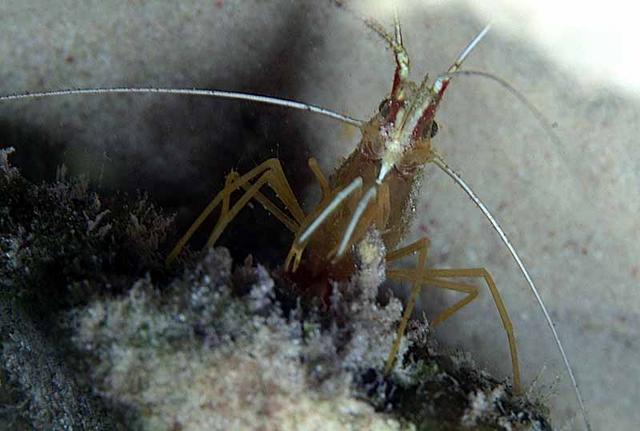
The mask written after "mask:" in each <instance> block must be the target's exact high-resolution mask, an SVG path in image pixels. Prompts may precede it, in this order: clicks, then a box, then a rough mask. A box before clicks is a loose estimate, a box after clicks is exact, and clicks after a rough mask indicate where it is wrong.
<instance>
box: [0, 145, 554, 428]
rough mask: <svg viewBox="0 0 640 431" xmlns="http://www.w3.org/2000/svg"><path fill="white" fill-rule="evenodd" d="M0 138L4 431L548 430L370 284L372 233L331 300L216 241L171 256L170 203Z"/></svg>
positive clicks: (374, 276)
mask: <svg viewBox="0 0 640 431" xmlns="http://www.w3.org/2000/svg"><path fill="white" fill-rule="evenodd" d="M7 155H8V151H6V150H5V151H2V152H0V246H1V247H2V250H1V253H0V280H1V281H0V306H1V307H2V314H1V315H0V328H1V330H2V332H1V333H0V337H1V338H0V340H1V342H2V351H1V354H2V363H1V364H2V373H1V374H0V379H1V380H0V383H2V384H1V385H0V402H2V403H3V404H4V406H3V407H2V409H0V427H2V426H4V427H6V428H14V429H30V428H35V429H135V430H217V429H220V430H227V429H262V430H316V429H317V430H326V429H354V430H360V429H379V430H387V429H389V430H396V429H425V430H426V429H429V430H431V429H434V430H440V429H442V430H449V429H540V430H542V429H550V426H549V424H548V423H547V421H546V420H545V419H544V416H543V414H542V413H540V409H539V408H538V407H536V406H535V405H533V404H531V403H530V402H528V401H527V400H526V399H523V398H517V397H514V396H513V394H512V393H511V389H510V388H509V386H508V385H507V384H506V383H505V382H501V381H497V380H495V379H493V378H491V377H489V376H487V375H486V374H484V373H482V372H479V371H475V370H474V369H473V368H471V367H470V366H469V364H468V362H466V361H464V360H461V359H460V357H459V356H458V355H445V354H443V353H442V352H441V351H440V350H439V348H438V346H437V345H436V344H435V343H434V341H433V339H432V337H431V335H430V331H429V326H428V323H427V322H426V320H424V319H422V320H418V321H414V322H412V323H411V324H410V329H409V331H408V334H407V336H406V337H405V338H404V340H403V342H402V345H401V349H400V353H399V360H398V361H397V363H396V366H395V368H394V370H393V371H392V372H391V373H390V374H389V375H385V374H384V372H383V370H384V364H385V360H386V358H387V355H388V353H389V350H390V348H391V344H392V342H393V340H394V337H395V331H396V327H397V324H398V321H399V319H400V316H401V313H402V305H401V303H400V301H399V300H397V299H395V298H393V297H391V298H386V299H384V298H383V295H380V292H379V288H380V286H381V285H382V283H383V282H384V278H385V262H384V254H385V253H384V247H383V245H382V242H381V241H380V238H379V235H378V234H377V233H376V232H373V231H372V232H371V234H370V235H369V236H368V238H367V239H366V240H365V241H364V242H363V243H362V244H361V245H360V246H359V247H358V250H357V257H358V259H357V261H358V271H357V272H356V274H355V275H354V276H353V278H352V279H351V280H350V281H349V282H343V283H334V285H333V286H332V292H333V293H332V294H331V297H330V300H329V303H328V304H324V305H323V306H318V305H317V304H318V303H317V302H316V301H313V300H311V301H307V300H303V299H302V298H301V297H300V295H299V293H298V292H299V291H300V289H303V288H304V286H297V287H293V286H291V285H289V283H288V282H287V281H286V277H284V278H283V277H280V275H279V273H278V270H277V269H275V270H270V269H267V268H265V267H263V266H261V265H259V264H254V263H253V262H252V260H251V259H247V260H246V261H245V262H244V264H241V265H235V267H234V265H233V261H232V258H231V256H230V255H229V252H228V251H227V250H226V249H224V248H216V249H211V250H205V251H203V252H202V253H200V254H194V253H187V254H186V257H185V258H184V259H182V261H181V262H180V266H179V267H176V268H173V269H172V270H168V269H166V268H165V267H164V264H163V262H162V261H163V253H162V252H161V251H160V247H161V246H162V244H163V241H164V240H165V237H166V236H167V229H168V228H169V227H170V225H171V217H167V216H164V215H163V214H162V211H161V210H159V209H157V208H155V207H154V206H153V205H152V204H151V203H150V201H149V199H146V198H144V197H143V196H141V195H140V196H136V197H133V198H131V197H127V196H119V195H116V196H114V197H109V198H107V197H99V196H98V194H96V193H95V192H92V191H91V190H90V187H89V185H88V184H87V183H86V182H84V181H81V180H78V179H66V178H64V176H63V175H60V178H59V179H58V180H57V181H55V182H53V183H51V184H40V185H35V184H31V183H29V182H28V181H27V180H26V179H24V178H23V177H21V176H20V174H19V172H17V171H16V170H15V169H13V168H11V167H10V165H9V163H8V160H7Z"/></svg>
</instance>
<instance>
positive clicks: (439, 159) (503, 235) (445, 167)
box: [433, 154, 591, 431]
mask: <svg viewBox="0 0 640 431" xmlns="http://www.w3.org/2000/svg"><path fill="white" fill-rule="evenodd" d="M433 162H434V163H435V164H436V166H438V167H439V168H440V169H442V171H444V173H446V174H447V175H449V177H451V178H452V179H453V181H455V183H456V184H457V185H459V186H460V187H461V188H462V190H464V192H465V193H466V194H467V196H469V197H470V198H471V200H472V201H473V203H474V204H476V206H477V207H478V208H479V209H480V211H481V212H482V214H484V216H485V217H486V218H487V220H489V223H491V226H492V227H493V229H494V230H495V231H496V232H497V233H498V236H500V239H501V240H502V242H503V243H504V245H506V246H507V248H508V249H509V253H511V256H512V257H513V259H514V260H515V261H516V264H517V265H518V267H519V268H520V272H522V275H523V276H524V278H525V280H527V284H528V285H529V288H530V289H531V291H532V292H533V295H534V296H535V297H536V300H537V301H538V305H539V306H540V309H541V310H542V314H544V318H545V319H546V321H547V324H548V325H549V329H551V332H552V333H553V338H554V340H555V342H556V346H557V347H558V350H559V351H560V355H561V356H562V361H563V362H564V366H565V368H566V369H567V372H568V373H569V377H570V378H571V383H572V385H573V389H574V391H575V394H576V398H577V399H578V404H579V406H580V411H581V413H582V418H583V419H584V423H585V426H586V427H587V430H589V431H591V424H590V423H589V419H588V418H587V410H586V409H585V407H584V402H583V401H582V394H581V393H580V389H578V383H577V381H576V378H575V376H574V375H573V369H572V368H571V365H570V364H569V359H568V358H567V354H566V353H565V351H564V347H562V343H561V342H560V337H559V336H558V332H557V331H556V328H555V326H554V324H553V321H552V320H551V316H550V315H549V312H548V311H547V307H545V305H544V302H542V297H541V296H540V294H539V293H538V289H537V288H536V286H535V284H533V280H532V279H531V276H530V275H529V271H527V268H525V266H524V264H523V263H522V259H520V256H519V255H518V253H517V252H516V249H515V248H513V245H511V241H509V238H507V234H506V233H504V230H502V227H500V225H499V224H498V221H497V220H496V219H495V217H493V215H492V214H491V212H490V211H489V209H488V208H487V207H486V206H485V205H484V203H482V201H481V200H480V198H478V196H477V195H476V194H475V192H474V191H473V190H471V188H470V187H469V186H468V185H467V183H465V182H464V180H463V179H462V178H461V177H460V175H458V174H457V173H456V172H455V171H454V170H453V169H451V168H450V167H449V166H448V165H447V163H446V162H445V161H444V160H443V159H442V157H440V156H439V155H437V154H436V155H435V156H434V158H433Z"/></svg>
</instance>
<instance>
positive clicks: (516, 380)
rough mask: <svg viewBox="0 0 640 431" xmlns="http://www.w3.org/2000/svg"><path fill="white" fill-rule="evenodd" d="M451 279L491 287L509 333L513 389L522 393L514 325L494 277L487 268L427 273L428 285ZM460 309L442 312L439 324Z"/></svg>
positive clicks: (503, 325)
mask: <svg viewBox="0 0 640 431" xmlns="http://www.w3.org/2000/svg"><path fill="white" fill-rule="evenodd" d="M451 277H473V278H482V279H483V280H484V281H485V283H486V284H487V287H489V291H490V292H491V297H492V298H493V302H494V303H495V304H496V308H497V309H498V313H499V314H500V320H501V321H502V327H503V328H504V330H505V332H506V333H507V340H508V342H509V352H510V354H511V367H512V369H513V388H514V390H515V391H516V392H517V393H520V392H522V385H521V381H520V363H519V361H518V348H517V345H516V337H515V334H514V332H513V324H512V323H511V319H510V318H509V313H508V312H507V307H505V305H504V302H503V301H502V296H501V295H500V292H499V291H498V287H497V286H496V283H495V281H493V277H491V274H489V271H487V270H486V269H485V268H456V269H428V270H427V271H426V272H425V282H426V283H428V284H431V283H432V281H430V280H434V279H437V278H451ZM434 284H435V283H434ZM463 305H464V304H463ZM454 306H455V304H454ZM451 308H453V307H451ZM459 308H460V307H458V309H459ZM458 309H454V310H451V309H447V310H445V311H444V312H442V314H441V315H439V316H438V317H437V318H436V319H437V320H438V323H439V322H443V321H444V320H446V319H448V318H449V317H451V315H452V314H453V313H455V312H456V311H457V310H458Z"/></svg>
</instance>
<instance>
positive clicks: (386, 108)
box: [378, 99, 391, 118]
mask: <svg viewBox="0 0 640 431" xmlns="http://www.w3.org/2000/svg"><path fill="white" fill-rule="evenodd" d="M390 111H391V99H384V100H383V101H382V102H380V105H379V106H378V112H380V115H382V116H383V117H384V118H387V117H388V116H389V112H390Z"/></svg>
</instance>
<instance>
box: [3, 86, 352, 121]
mask: <svg viewBox="0 0 640 431" xmlns="http://www.w3.org/2000/svg"><path fill="white" fill-rule="evenodd" d="M140 93H142V94H173V95H188V96H205V97H216V98H220V99H234V100H247V101H250V102H257V103H265V104H268V105H276V106H283V107H285V108H291V109H298V110H301V111H307V112H313V113H314V114H320V115H324V116H325V117H329V118H331V119H334V120H338V121H341V122H343V123H347V124H350V125H352V126H356V127H362V123H363V122H362V121H361V120H358V119H355V118H352V117H349V116H347V115H342V114H339V113H337V112H334V111H330V110H328V109H325V108H321V107H319V106H315V105H310V104H308V103H302V102H297V101H295V100H287V99H278V98H276V97H269V96H262V95H259V94H251V93H241V92H236V91H223V90H201V89H197V88H153V87H141V88H132V87H113V88H70V89H66V90H53V91H40V92H36V93H18V94H9V95H6V96H0V102H4V101H8V100H25V99H41V98H44V97H55V96H78V95H87V94H92V95H97V94H140Z"/></svg>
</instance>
